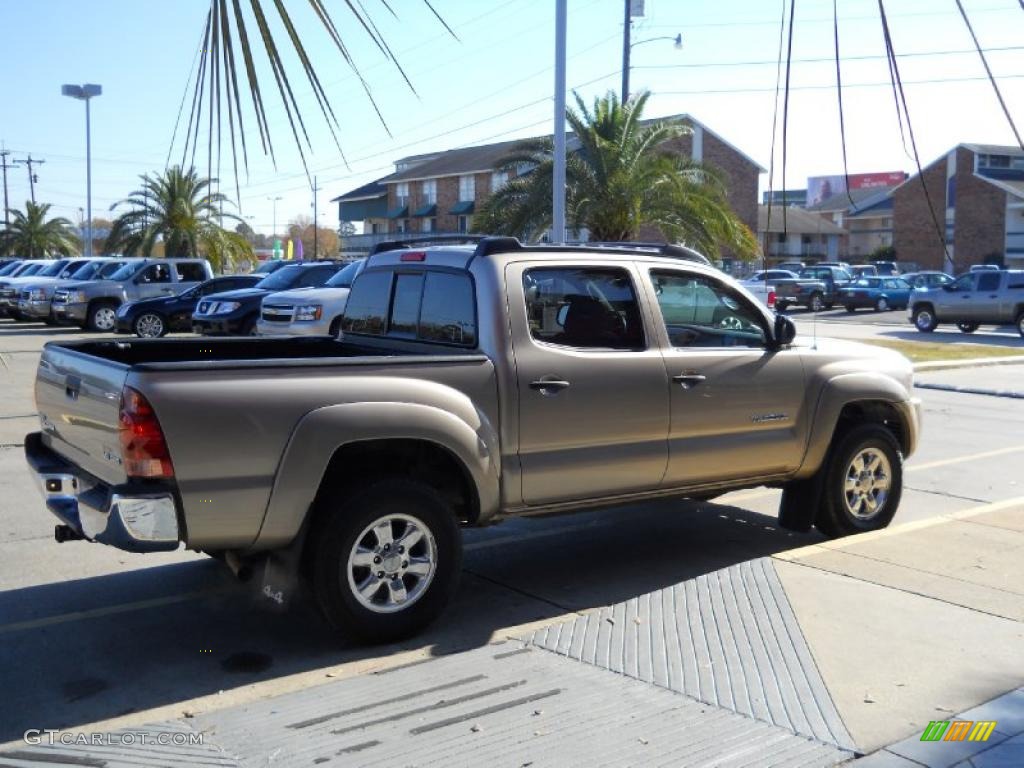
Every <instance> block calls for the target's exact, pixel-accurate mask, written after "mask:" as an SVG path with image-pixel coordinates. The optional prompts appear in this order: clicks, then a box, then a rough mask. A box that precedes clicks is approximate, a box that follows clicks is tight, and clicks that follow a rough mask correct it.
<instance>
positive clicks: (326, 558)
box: [309, 477, 462, 643]
mask: <svg viewBox="0 0 1024 768" xmlns="http://www.w3.org/2000/svg"><path fill="white" fill-rule="evenodd" d="M318 503H319V505H320V509H319V520H318V523H317V525H316V526H315V527H314V529H313V531H312V532H311V536H312V540H311V544H312V547H311V549H310V552H309V555H310V557H311V558H312V562H311V569H310V573H311V577H312V586H313V592H314V594H315V596H316V599H317V602H318V603H319V605H320V609H321V610H322V611H323V614H324V616H325V617H326V618H327V620H328V621H329V622H330V623H331V625H332V626H333V627H334V628H335V629H337V630H338V631H339V632H340V633H342V634H344V635H346V636H348V637H350V638H352V639H355V640H358V641H361V642H365V643H387V642H392V641H395V640H400V639H402V638H405V637H408V636H410V635H413V634H415V633H416V632H419V631H420V630H421V629H423V628H424V627H426V626H427V625H428V624H430V622H432V621H433V620H434V619H436V618H437V617H438V616H439V615H440V614H441V612H442V611H443V610H444V608H445V606H446V605H447V604H448V602H449V601H450V600H451V598H452V596H453V595H454V594H455V590H456V588H457V586H458V580H459V575H460V572H461V569H462V536H461V534H460V532H459V526H458V522H457V520H456V518H455V512H454V510H453V509H452V508H451V507H450V506H449V505H448V504H447V502H445V501H444V499H443V498H441V496H440V495H439V494H438V493H437V492H436V491H435V490H434V489H433V488H431V487H430V486H428V485H425V484H423V483H418V482H415V481H411V480H406V479H404V478H401V477H389V478H386V479H382V480H380V481H378V482H376V483H374V484H372V485H370V486H366V487H363V488H357V489H355V490H354V491H352V492H351V493H350V494H349V495H346V496H344V497H343V498H338V497H337V496H334V495H332V494H330V493H328V494H327V495H326V497H325V498H322V499H321V500H320V502H318ZM378 531H381V532H382V533H378ZM417 534H419V537H418V538H416V539H415V541H414V542H413V543H412V544H411V545H409V546H408V548H403V549H399V547H400V546H402V540H403V537H405V536H410V537H415V536H416V535H417ZM388 539H390V541H389V540H388ZM381 574H383V576H381ZM392 576H397V578H392Z"/></svg>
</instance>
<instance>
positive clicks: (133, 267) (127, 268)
mask: <svg viewBox="0 0 1024 768" xmlns="http://www.w3.org/2000/svg"><path fill="white" fill-rule="evenodd" d="M142 266H143V265H142V263H138V264H136V263H129V264H125V265H124V266H123V267H121V268H120V269H119V270H117V271H116V272H114V274H112V275H104V276H103V277H104V279H106V280H116V281H117V282H122V281H124V280H128V279H130V278H131V276H132V275H134V274H135V273H136V272H138V271H139V270H140V269H142Z"/></svg>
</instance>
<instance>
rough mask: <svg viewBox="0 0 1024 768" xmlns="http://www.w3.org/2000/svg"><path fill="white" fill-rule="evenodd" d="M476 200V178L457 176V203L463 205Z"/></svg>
mask: <svg viewBox="0 0 1024 768" xmlns="http://www.w3.org/2000/svg"><path fill="white" fill-rule="evenodd" d="M470 200H476V177H475V176H471V175H470V176H459V202H460V203H465V202H469V201H470Z"/></svg>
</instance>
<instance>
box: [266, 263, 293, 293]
mask: <svg viewBox="0 0 1024 768" xmlns="http://www.w3.org/2000/svg"><path fill="white" fill-rule="evenodd" d="M302 269H303V268H302V265H301V264H289V265H288V266H287V267H281V268H280V269H279V270H277V271H276V272H274V274H272V275H267V276H266V277H264V278H263V279H262V280H260V281H259V282H258V283H256V285H255V286H254V287H256V288H262V289H264V290H267V291H285V290H287V289H289V288H291V287H292V283H294V282H295V281H296V280H297V279H298V277H299V274H300V273H301V272H302Z"/></svg>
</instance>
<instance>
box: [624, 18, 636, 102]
mask: <svg viewBox="0 0 1024 768" xmlns="http://www.w3.org/2000/svg"><path fill="white" fill-rule="evenodd" d="M623 5H625V6H626V10H625V20H624V21H623V27H622V103H623V104H625V103H626V102H627V101H628V100H629V52H630V50H632V48H633V46H632V45H630V43H629V33H630V31H631V30H630V12H629V10H630V9H629V6H630V0H623Z"/></svg>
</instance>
